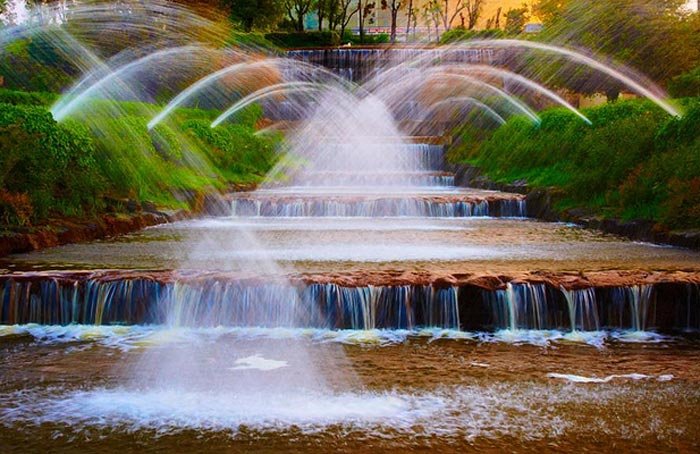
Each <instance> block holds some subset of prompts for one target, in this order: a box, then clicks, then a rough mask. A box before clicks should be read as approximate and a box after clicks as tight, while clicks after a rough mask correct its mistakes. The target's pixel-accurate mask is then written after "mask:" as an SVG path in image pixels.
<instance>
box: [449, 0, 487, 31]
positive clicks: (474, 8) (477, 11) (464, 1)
mask: <svg viewBox="0 0 700 454" xmlns="http://www.w3.org/2000/svg"><path fill="white" fill-rule="evenodd" d="M485 1H486V0H457V3H456V4H455V6H454V8H451V7H450V0H442V2H443V6H442V7H441V8H440V11H441V19H442V26H443V27H444V29H445V31H447V30H450V29H451V28H452V24H453V23H454V21H455V19H456V18H457V17H458V16H461V15H462V12H463V11H464V12H466V13H467V29H469V30H472V29H473V28H474V27H476V23H477V21H478V20H479V18H480V17H481V11H482V9H483V7H484V2H485Z"/></svg>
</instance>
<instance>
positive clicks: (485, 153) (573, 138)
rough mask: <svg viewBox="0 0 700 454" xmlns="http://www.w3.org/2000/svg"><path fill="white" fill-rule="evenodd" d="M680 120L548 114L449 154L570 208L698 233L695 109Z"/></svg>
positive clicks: (699, 154)
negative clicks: (561, 195)
mask: <svg viewBox="0 0 700 454" xmlns="http://www.w3.org/2000/svg"><path fill="white" fill-rule="evenodd" d="M686 110H687V112H686V115H685V116H684V117H683V118H680V119H676V118H670V117H669V116H668V114H666V113H665V112H663V111H662V110H661V109H659V108H658V107H656V106H655V105H654V104H652V103H650V102H647V101H638V100H635V101H627V102H619V103H613V104H606V105H604V106H601V107H597V108H592V109H587V110H585V111H584V113H585V114H586V115H587V116H588V118H590V119H591V121H592V122H593V125H592V126H588V125H586V124H585V123H583V122H582V121H581V120H580V119H579V118H578V117H576V116H574V115H573V114H571V113H569V112H567V111H564V110H560V109H552V110H547V111H545V112H543V113H542V114H541V118H542V122H541V124H540V125H535V124H533V123H531V122H530V121H528V120H527V119H525V118H520V117H517V118H512V119H510V120H509V121H508V122H507V123H506V124H505V125H503V126H501V127H500V128H498V129H497V130H495V132H494V133H493V134H492V135H491V136H490V137H488V138H486V139H484V140H478V139H474V138H473V137H472V136H471V135H469V134H467V135H466V137H462V140H461V144H460V145H459V147H458V148H457V149H455V150H452V151H451V153H450V156H451V159H453V160H455V161H468V162H471V163H473V164H475V165H478V166H479V167H481V168H482V169H483V170H484V171H485V172H486V174H487V175H489V176H490V177H492V178H493V179H495V180H497V181H502V182H512V181H515V180H521V179H525V180H527V181H528V183H529V184H530V185H532V186H556V187H560V188H562V189H563V190H564V192H565V194H566V196H567V199H568V202H566V203H567V205H570V206H572V207H573V206H577V207H587V208H590V209H593V210H595V211H597V212H601V213H603V214H608V215H614V216H622V217H623V218H627V219H632V218H645V219H652V220H655V221H658V222H661V223H662V224H664V225H667V226H669V227H671V228H689V227H700V102H697V101H696V102H695V103H690V104H689V105H688V107H687V109H686Z"/></svg>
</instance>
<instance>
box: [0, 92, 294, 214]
mask: <svg viewBox="0 0 700 454" xmlns="http://www.w3.org/2000/svg"><path fill="white" fill-rule="evenodd" d="M54 99H55V95H51V94H43V93H22V92H11V91H7V90H0V149H1V150H2V152H1V153H0V224H2V225H5V226H13V225H15V226H17V225H30V224H36V223H41V222H43V221H44V220H45V219H46V218H47V217H49V216H55V215H59V216H86V215H94V214H96V213H99V212H101V211H103V210H104V209H105V208H106V202H105V201H106V200H108V199H123V198H130V199H134V200H137V201H140V202H144V201H150V202H154V203H156V204H157V205H160V206H162V207H169V208H175V207H182V206H183V205H184V202H183V197H182V194H184V193H187V192H190V193H191V192H193V191H194V192H203V191H210V190H214V189H223V188H225V187H226V186H227V185H229V184H232V183H254V182H258V181H260V180H261V179H262V178H263V177H264V175H265V174H266V173H267V172H268V170H269V169H270V168H271V167H272V166H273V164H274V162H275V161H276V159H277V145H278V143H279V140H280V138H279V137H278V136H261V137H259V136H256V135H254V133H255V128H254V126H255V123H256V121H257V120H258V119H259V117H260V115H261V112H260V109H259V108H257V106H254V107H252V108H250V109H248V110H247V111H245V112H242V113H241V114H240V115H238V117H237V118H236V119H235V120H234V122H232V123H229V124H225V125H221V126H219V127H218V128H216V129H212V128H210V127H209V124H210V122H211V120H212V119H213V118H215V117H216V116H217V115H218V112H215V111H207V110H198V109H181V110H178V111H176V112H174V114H173V115H172V116H171V118H169V119H168V121H167V122H164V123H163V124H160V125H158V126H157V127H156V128H155V129H153V130H151V131H149V130H148V128H147V122H148V120H149V119H150V118H151V116H152V112H154V111H156V110H157V106H152V105H147V104H141V103H127V102H123V103H105V102H100V101H96V102H93V103H91V105H90V106H88V108H86V109H85V112H84V114H83V118H80V117H78V118H73V119H71V120H66V121H63V122H60V123H57V122H56V121H54V119H53V117H52V116H51V114H50V113H49V112H48V107H47V106H48V104H50V103H51V102H53V100H54ZM115 114H117V115H118V116H116V117H115Z"/></svg>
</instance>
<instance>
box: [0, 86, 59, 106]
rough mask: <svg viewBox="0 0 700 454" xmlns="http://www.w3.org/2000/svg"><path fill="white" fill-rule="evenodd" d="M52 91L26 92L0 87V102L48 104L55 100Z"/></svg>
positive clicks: (28, 104)
mask: <svg viewBox="0 0 700 454" xmlns="http://www.w3.org/2000/svg"><path fill="white" fill-rule="evenodd" d="M57 98H58V95H56V94H54V93H42V92H26V91H16V90H8V89H6V88H0V103H2V104H12V105H15V106H17V105H25V106H49V105H51V104H53V103H54V101H56V99H57Z"/></svg>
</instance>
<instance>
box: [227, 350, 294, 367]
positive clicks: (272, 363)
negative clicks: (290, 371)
mask: <svg viewBox="0 0 700 454" xmlns="http://www.w3.org/2000/svg"><path fill="white" fill-rule="evenodd" d="M234 364H235V365H234V366H233V367H229V369H228V370H249V369H255V370H262V371H269V370H275V369H281V368H283V367H287V366H288V363H287V361H278V360H275V359H267V358H263V357H262V356H261V355H260V354H255V355H253V356H248V357H246V358H239V359H237V360H236V361H234Z"/></svg>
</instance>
